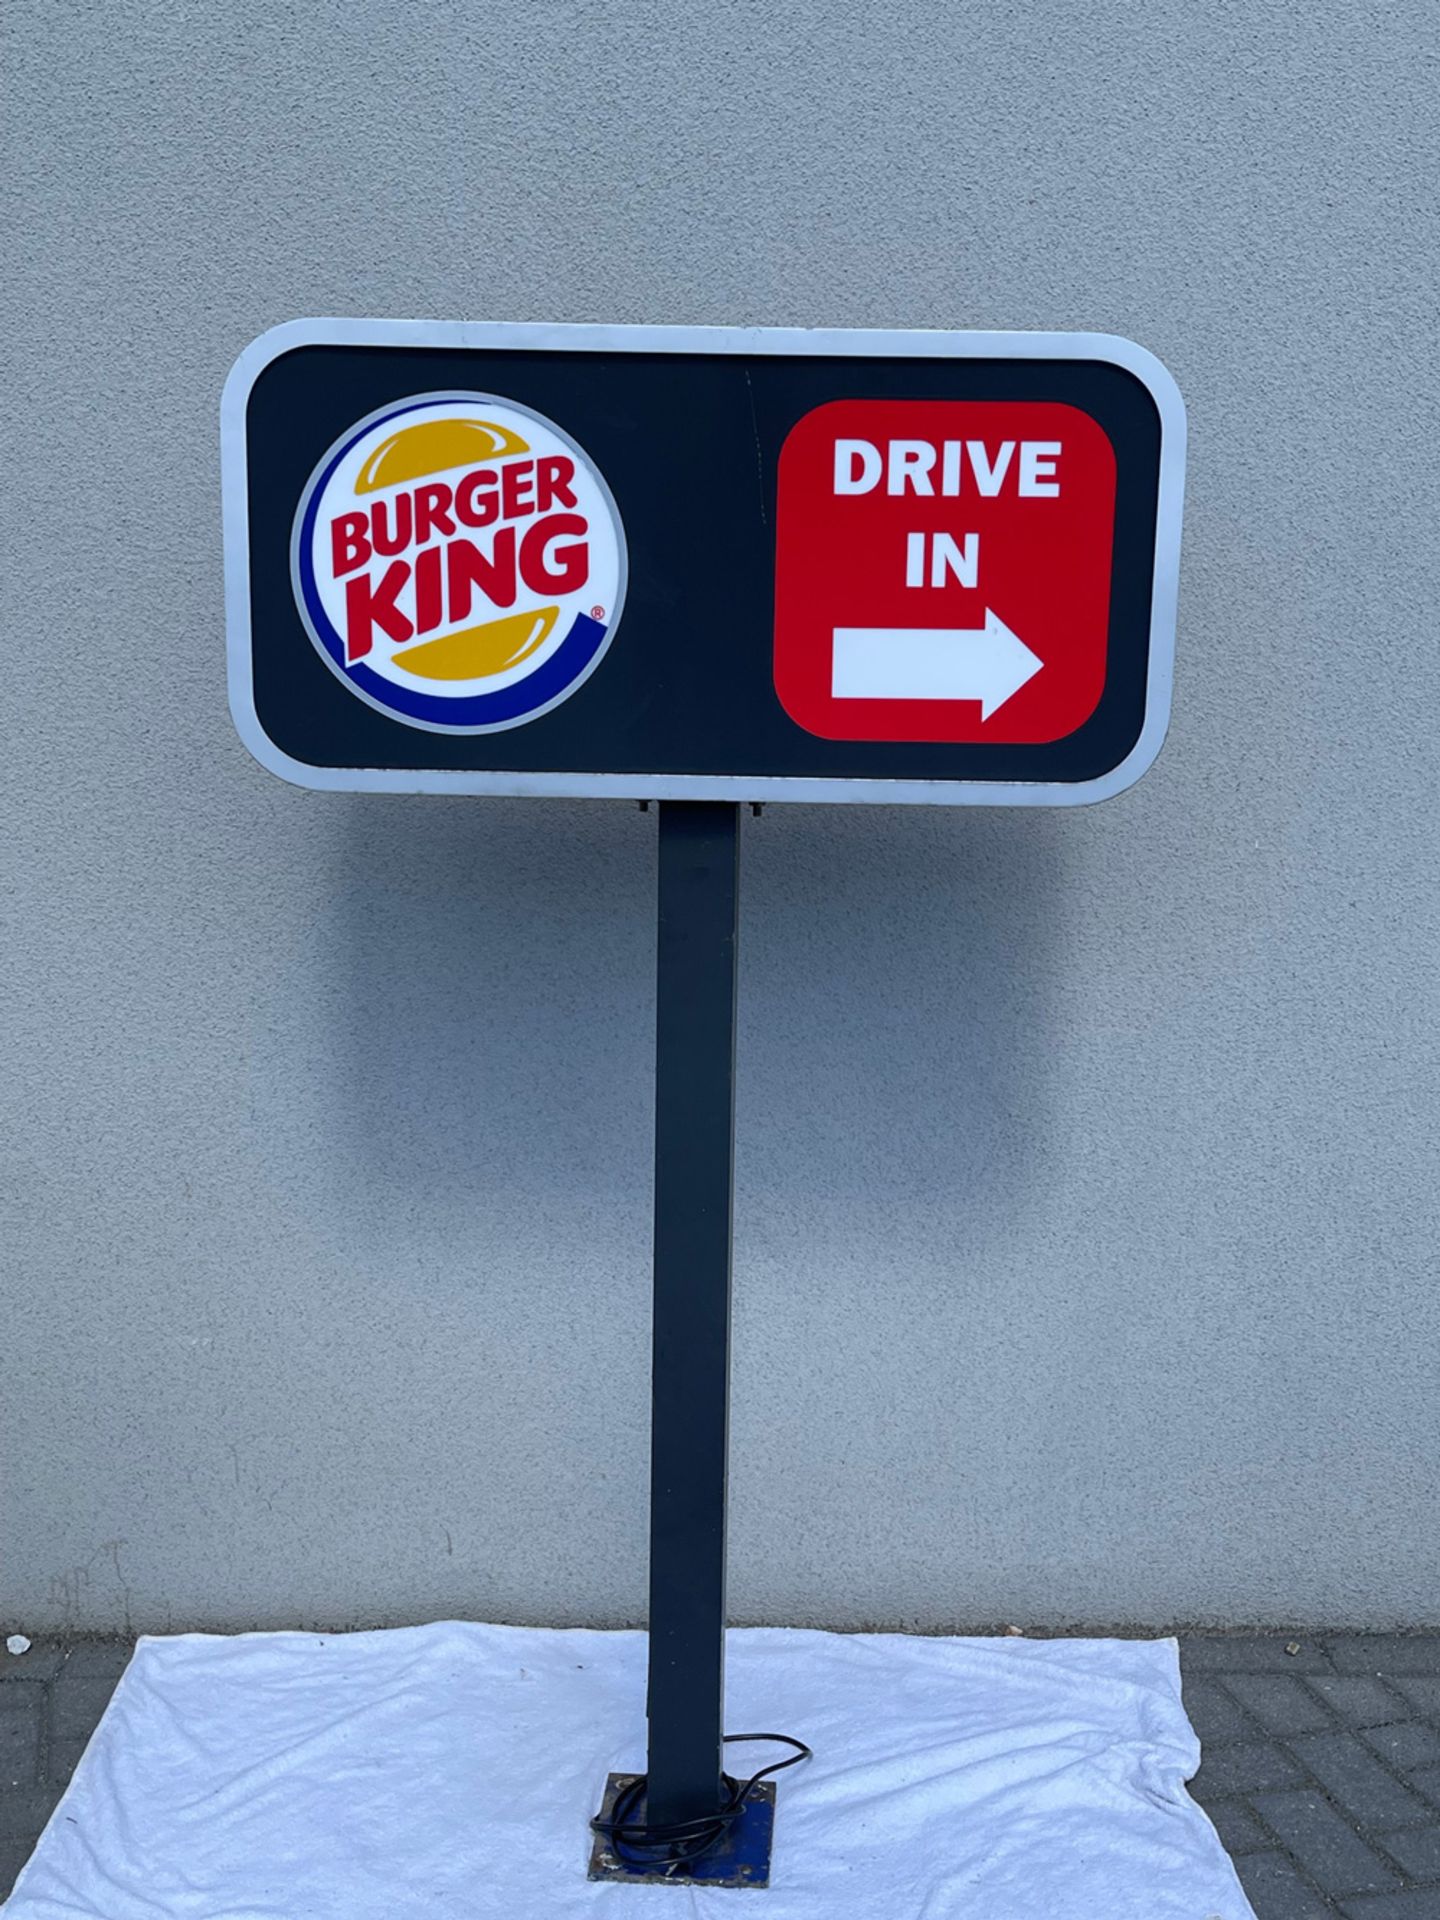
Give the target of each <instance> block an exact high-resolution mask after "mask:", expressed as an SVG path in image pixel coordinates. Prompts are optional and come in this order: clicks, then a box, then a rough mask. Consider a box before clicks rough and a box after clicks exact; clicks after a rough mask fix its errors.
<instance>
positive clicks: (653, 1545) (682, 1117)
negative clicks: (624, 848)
mask: <svg viewBox="0 0 1440 1920" xmlns="http://www.w3.org/2000/svg"><path fill="white" fill-rule="evenodd" d="M739 896H740V809H739V807H738V806H737V805H736V804H735V803H734V802H733V801H709V800H662V801H661V803H660V886H659V917H658V939H657V943H656V946H657V967H656V1011H655V1295H654V1336H653V1355H652V1374H651V1387H650V1394H651V1400H650V1406H651V1453H650V1687H649V1694H648V1699H647V1712H648V1714H649V1721H650V1753H649V1762H648V1768H647V1771H646V1773H645V1774H643V1775H634V1774H616V1773H612V1774H611V1775H610V1778H609V1781H608V1783H607V1785H606V1790H605V1800H604V1803H603V1805H602V1808H601V1812H600V1815H599V1816H598V1818H597V1819H596V1821H595V1822H593V1823H592V1824H593V1825H594V1827H595V1830H596V1833H597V1836H598V1837H597V1840H596V1845H595V1849H594V1851H593V1854H592V1858H591V1877H592V1878H593V1879H667V1880H668V1879H676V1878H679V1879H685V1880H692V1881H708V1882H710V1883H711V1884H714V1885H720V1886H765V1885H766V1884H767V1883H768V1879H769V1872H770V1845H771V1836H772V1831H773V1826H774V1808H775V1790H774V1787H773V1785H772V1784H770V1783H769V1782H768V1781H766V1780H765V1777H764V1776H765V1774H766V1773H768V1772H774V1771H778V1768H774V1767H772V1768H767V1769H763V1770H762V1772H761V1773H760V1774H757V1775H756V1776H754V1777H753V1778H752V1779H751V1780H749V1781H747V1782H745V1783H744V1785H743V1786H739V1785H737V1783H735V1782H734V1781H731V1780H730V1779H728V1778H727V1777H726V1775H725V1772H724V1768H723V1765H722V1754H723V1750H724V1718H723V1716H724V1710H725V1501H726V1484H727V1480H728V1475H729V1438H730V1249H731V1218H732V1214H733V1202H734V1168H735V981H736V936H737V932H738V924H737V923H738V909H739ZM732 1737H734V1738H737V1739H739V1738H741V1737H742V1736H739V1735H736V1736H732ZM743 1737H744V1738H745V1739H747V1740H748V1739H751V1738H759V1739H765V1740H769V1739H780V1740H782V1741H783V1743H784V1744H785V1745H787V1746H790V1747H792V1748H794V1749H796V1750H797V1752H798V1753H799V1754H801V1755H804V1754H806V1753H807V1752H808V1749H807V1748H805V1747H804V1746H803V1744H802V1743H801V1742H798V1741H793V1740H790V1739H789V1738H788V1737H787V1736H772V1735H769V1734H765V1735H758V1736H749V1735H746V1736H743ZM788 1764H793V1763H792V1762H781V1763H780V1765H781V1766H783V1765H788Z"/></svg>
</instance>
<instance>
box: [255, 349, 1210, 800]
mask: <svg viewBox="0 0 1440 1920" xmlns="http://www.w3.org/2000/svg"><path fill="white" fill-rule="evenodd" d="M310 346H334V347H446V348H451V349H456V348H462V349H463V348H467V347H468V348H484V349H486V350H487V351H491V352H494V351H502V352H503V351H507V350H509V351H516V350H527V351H530V352H536V351H542V352H543V351H549V352H565V353H731V354H744V355H747V356H751V355H759V354H805V355H811V356H814V355H821V354H834V355H846V356H849V357H853V358H856V359H862V358H866V357H871V358H876V359H896V358H905V357H913V358H918V359H962V360H1088V361H1100V362H1103V363H1105V364H1107V365H1110V366H1116V367H1122V368H1123V369H1124V370H1125V371H1126V372H1127V373H1130V374H1133V375H1134V376H1135V378H1136V379H1137V380H1139V382H1140V383H1141V385H1142V386H1143V387H1144V388H1145V389H1146V391H1147V392H1148V393H1149V395H1150V397H1151V399H1152V400H1153V401H1154V402H1155V405H1156V408H1157V410H1158V411H1159V414H1160V487H1159V497H1158V500H1157V504H1156V514H1155V571H1154V586H1153V591H1152V595H1151V601H1150V653H1149V670H1148V674H1147V678H1146V687H1145V721H1144V725H1143V727H1142V728H1141V732H1140V737H1139V739H1138V740H1137V741H1136V743H1135V745H1134V747H1132V748H1131V750H1130V752H1129V753H1128V754H1127V755H1126V757H1125V759H1124V760H1122V761H1121V762H1120V764H1119V766H1117V767H1113V768H1112V769H1111V770H1110V771H1109V772H1108V773H1104V774H1101V775H1100V776H1099V777H1098V778H1097V779H1094V780H1082V781H1040V780H993V781H981V780H889V779H872V778H869V777H859V778H854V777H852V778H845V779H831V778H829V777H820V776H813V775H803V776H796V777H781V776H777V775H766V776H760V777H756V776H748V775H747V776H744V777H741V776H737V775H732V774H688V773H682V774H662V773H515V772H474V771H469V770H465V771H456V770H454V769H451V768H438V767H437V768H431V769H425V768H391V767H315V766H310V765H308V764H307V763H306V762H305V761H302V760H296V759H293V758H292V757H291V755H289V754H288V753H285V752H283V751H282V750H281V749H280V748H279V747H277V746H276V744H275V742H274V741H273V740H271V738H270V737H269V735H268V734H267V733H266V732H265V731H264V729H263V728H262V726H261V725H260V719H259V716H258V714H257V713H256V711H255V698H254V685H253V676H252V673H251V658H250V541H249V512H248V502H249V487H248V476H247V470H246V458H245V412H246V408H247V406H248V403H249V399H250V392H251V389H252V388H253V387H254V385H255V382H256V381H257V380H258V379H259V377H260V375H261V374H262V373H263V372H264V370H265V369H266V367H268V366H269V365H270V364H271V362H272V361H274V360H278V359H279V358H280V357H281V356H282V355H283V354H286V353H290V352H292V351H293V350H294V349H295V348H296V347H310ZM220 462H221V480H222V490H223V496H224V542H225V629H226V651H227V656H228V663H229V666H228V677H229V689H230V712H231V715H232V716H233V718H234V721H235V726H236V729H237V731H238V732H239V735H240V738H241V739H242V740H243V741H244V743H245V745H246V746H247V747H248V748H249V750H250V752H251V753H252V754H253V755H254V757H255V758H256V759H257V760H258V761H259V762H260V764H261V766H262V767H265V768H267V769H268V770H269V771H270V772H271V773H275V774H278V775H279V776H280V778H281V779H282V780H288V781H290V782H291V784H292V785H294V786H297V787H307V788H311V789H313V790H315V791H318V792H322V793H471V794H488V795H491V796H497V797H504V796H521V795H530V796H548V797H550V798H560V799H563V798H570V799H590V798H605V799H618V800H762V801H805V802H810V803H815V802H821V803H836V802H840V803H850V804H858V805H868V806H891V805H896V804H899V805H902V806H961V807H1001V806H1003V807H1037V806H1039V807H1063V806H1080V805H1084V804H1086V803H1088V802H1091V801H1095V800H1108V799H1110V798H1112V797H1113V796H1114V795H1115V794H1118V793H1123V792H1124V791H1125V789H1126V788H1127V787H1131V786H1133V785H1134V784H1135V782H1136V781H1137V780H1138V779H1139V778H1140V777H1141V775H1142V774H1144V773H1145V772H1147V771H1148V770H1149V768H1150V767H1151V766H1152V765H1153V764H1154V761H1155V757H1156V755H1157V754H1158V753H1159V751H1160V748H1161V745H1162V744H1163V742H1164V739H1165V733H1166V729H1167V728H1168V726H1169V724H1170V699H1171V687H1172V683H1173V675H1174V658H1175V612H1176V601H1177V597H1178V593H1179V584H1180V519H1181V509H1182V503H1183V498H1184V488H1185V403H1184V401H1183V400H1182V399H1181V397H1180V389H1179V388H1178V387H1177V386H1176V384H1175V382H1174V380H1173V379H1172V378H1171V376H1170V374H1169V372H1168V371H1167V370H1166V368H1165V367H1164V366H1163V365H1162V363H1161V362H1160V361H1159V360H1157V359H1156V357H1155V355H1154V354H1153V353H1150V352H1148V351H1147V350H1146V349H1145V348H1144V347H1141V346H1137V345H1136V344H1135V343H1134V341H1132V340H1126V339H1124V338H1122V337H1121V336H1120V335H1118V334H1108V333H1010V332H1006V333H999V332H994V333H992V332H947V331H940V330H936V331H928V330H923V329H918V328H916V329H904V330H896V331H893V332H892V331H889V330H886V329H879V328H869V327H818V328H808V327H648V326H591V325H571V324H562V323H554V324H550V323H544V322H542V323H537V324H531V323H528V322H524V323H517V322H512V321H503V320H455V321H438V320H344V319H334V320H291V321H287V322H286V323H285V324H284V325H283V326H278V327H272V328H271V329H270V330H269V331H268V332H267V333H262V334H261V335H260V337H259V338H258V339H257V340H253V341H251V343H250V345H249V346H248V347H246V349H245V351H244V352H243V353H242V354H241V355H240V357H239V359H238V360H237V361H236V362H235V365H234V366H233V367H232V368H231V370H230V376H229V378H228V379H227V380H226V382H225V390H224V393H223V395H222V397H221V402H220ZM426 737H427V736H426V735H424V734H423V733H419V732H418V731H417V735H416V738H417V740H419V739H424V738H426Z"/></svg>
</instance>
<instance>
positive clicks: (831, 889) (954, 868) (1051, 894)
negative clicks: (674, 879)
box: [739, 808, 1067, 1278]
mask: <svg viewBox="0 0 1440 1920" xmlns="http://www.w3.org/2000/svg"><path fill="white" fill-rule="evenodd" d="M1066 824H1067V823H1066V822H1065V821H1063V820H1057V819H1056V818H1055V817H1054V816H1053V815H1048V814H1040V813H1035V812H1030V813H1022V812H1020V811H1018V810H1017V811H1011V812H1004V813H992V812H984V811H981V810H979V809H954V810H952V809H943V810H942V809H920V808H891V809H869V808H865V809H859V808H857V809H853V810H849V809H841V810H836V811H833V812H830V813H826V814H821V813H820V812H819V811H818V810H812V809H806V810H804V811H803V812H794V813H787V812H783V811H780V810H776V812H775V813H774V814H773V815H772V814H768V813H767V814H766V815H765V817H764V818H763V819H761V820H760V821H758V822H756V823H754V831H753V832H752V834H751V835H750V840H749V845H748V848H747V854H748V856H749V858H748V872H747V894H746V919H745V934H746V951H745V955H744V975H743V988H742V1016H741V1076H740V1113H741V1126H740V1150H739V1166H740V1173H741V1183H742V1191H749V1192H750V1193H751V1194H752V1195H753V1196H754V1198H755V1201H756V1202H757V1206H758V1209H759V1210H760V1211H762V1212H763V1213H764V1215H765V1218H766V1222H767V1230H768V1232H769V1233H770V1234H772V1235H778V1236H781V1237H783V1236H784V1234H785V1231H786V1227H787V1225H790V1226H793V1227H795V1228H796V1230H801V1231H803V1232H804V1233H805V1235H806V1236H807V1239H808V1241H809V1242H810V1244H811V1245H812V1247H813V1245H814V1244H815V1243H816V1242H817V1241H818V1242H819V1243H821V1244H823V1243H824V1242H826V1241H827V1240H829V1239H831V1238H832V1237H833V1240H834V1242H835V1243H837V1244H838V1245H839V1246H841V1247H847V1248H852V1249H853V1246H854V1245H855V1243H857V1242H858V1243H863V1244H867V1245H868V1246H869V1247H870V1248H871V1249H872V1250H873V1257H874V1258H875V1259H876V1260H880V1261H883V1259H884V1257H885V1248H886V1245H887V1243H888V1241H889V1239H890V1235H891V1232H892V1229H893V1228H894V1227H895V1226H896V1225H897V1224H900V1223H903V1224H904V1225H905V1229H906V1232H907V1235H908V1236H909V1237H910V1238H911V1240H912V1243H913V1240H914V1237H915V1233H916V1229H917V1223H922V1224H921V1225H920V1228H919V1230H920V1233H921V1235H922V1237H925V1238H931V1237H933V1239H934V1240H935V1242H936V1244H935V1246H934V1248H933V1251H934V1254H935V1255H936V1257H937V1258H940V1259H942V1260H943V1259H944V1257H945V1252H946V1249H947V1248H948V1247H950V1246H951V1245H952V1244H953V1243H954V1241H955V1237H956V1233H957V1231H958V1232H959V1234H960V1235H961V1236H962V1237H963V1241H964V1246H965V1249H966V1251H967V1254H968V1253H973V1252H975V1251H976V1250H978V1249H979V1248H980V1247H981V1246H983V1244H984V1242H985V1240H986V1239H987V1238H988V1237H989V1236H990V1235H992V1234H993V1233H995V1232H997V1231H1004V1232H1009V1231H1010V1229H1011V1228H1012V1227H1013V1225H1014V1223H1015V1221H1016V1220H1017V1219H1019V1218H1020V1217H1022V1216H1023V1215H1024V1214H1025V1212H1026V1210H1027V1205H1028V1201H1029V1198H1030V1196H1031V1194H1032V1193H1033V1191H1034V1187H1035V1184H1036V1182H1037V1181H1038V1180H1040V1179H1041V1178H1042V1175H1041V1173H1040V1171H1039V1168H1040V1165H1041V1163H1042V1161H1043V1159H1044V1155H1045V1144H1046V1141H1045V1136H1046V1131H1047V1127H1048V1124H1049V1117H1050V1102H1049V1098H1048V1088H1047V1060H1048V1058H1049V1055H1050V1052H1051V1048H1052V1046H1053V1044H1054V1039H1053V1036H1054V1029H1055V1024H1056V1009H1055V1006H1054V1004H1053V1000H1054V985H1055V967H1054V959H1055V951H1056V944H1057V939H1058V938H1059V937H1060V919H1061V915H1062V913H1063V910H1064V906H1065V901H1064V896H1063V893H1062V883H1063V878H1064V870H1063V864H1062V863H1063V858H1064V855H1063V849H1062V833H1063V830H1064V828H1065V826H1066ZM955 1277H956V1278H958V1277H959V1276H958V1275H956V1276H955Z"/></svg>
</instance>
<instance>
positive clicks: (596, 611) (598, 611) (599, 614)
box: [590, 607, 605, 620]
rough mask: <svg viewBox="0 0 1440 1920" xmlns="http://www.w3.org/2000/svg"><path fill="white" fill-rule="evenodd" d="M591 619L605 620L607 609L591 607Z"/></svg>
mask: <svg viewBox="0 0 1440 1920" xmlns="http://www.w3.org/2000/svg"><path fill="white" fill-rule="evenodd" d="M590 618H591V619H592V620H603V619H604V618H605V609H604V608H603V607H591V609H590Z"/></svg>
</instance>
